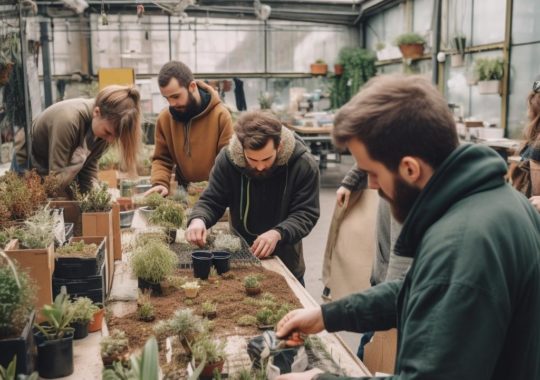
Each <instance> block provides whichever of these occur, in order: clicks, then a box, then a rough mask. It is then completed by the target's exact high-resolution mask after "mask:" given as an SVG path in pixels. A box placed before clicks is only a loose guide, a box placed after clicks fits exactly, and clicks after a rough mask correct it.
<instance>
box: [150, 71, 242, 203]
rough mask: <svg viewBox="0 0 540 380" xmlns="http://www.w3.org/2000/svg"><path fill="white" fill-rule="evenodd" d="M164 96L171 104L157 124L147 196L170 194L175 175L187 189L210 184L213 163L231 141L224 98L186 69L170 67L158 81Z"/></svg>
mask: <svg viewBox="0 0 540 380" xmlns="http://www.w3.org/2000/svg"><path fill="white" fill-rule="evenodd" d="M158 84H159V91H160V92H161V95H163V97H164V98H165V99H166V100H167V102H168V103H169V108H168V109H164V110H163V111H161V113H160V114H159V116H158V118H157V122H156V135H155V144H156V145H155V150H154V155H153V158H152V173H151V178H150V181H151V183H152V188H151V189H150V190H148V191H147V192H146V194H145V195H147V194H150V193H153V192H157V193H159V194H161V195H163V196H166V195H167V194H168V193H169V184H170V180H171V173H172V170H173V167H175V168H176V169H175V172H176V180H177V182H178V184H179V185H183V186H184V187H185V186H186V185H187V184H188V183H189V182H200V181H207V180H208V177H209V175H210V170H211V169H212V166H213V165H214V161H215V159H216V157H217V155H218V153H219V151H220V150H221V148H223V147H224V146H226V145H227V144H228V143H229V140H230V138H231V136H232V119H231V115H230V113H229V111H228V110H227V108H226V107H225V106H224V105H223V103H222V102H221V100H220V98H219V94H218V93H217V92H216V91H215V90H214V89H213V88H212V87H210V86H208V85H207V84H205V83H204V82H201V81H196V80H194V78H193V73H192V72H191V70H190V69H189V67H187V66H186V65H185V64H184V63H182V62H179V61H171V62H169V63H167V64H165V65H164V66H163V67H162V68H161V70H160V72H159V76H158Z"/></svg>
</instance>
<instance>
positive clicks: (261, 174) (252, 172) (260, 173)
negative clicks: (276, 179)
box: [247, 163, 277, 178]
mask: <svg viewBox="0 0 540 380" xmlns="http://www.w3.org/2000/svg"><path fill="white" fill-rule="evenodd" d="M276 168H277V166H276V163H274V165H272V166H271V167H269V168H268V169H264V170H263V171H258V170H257V169H255V168H252V167H249V166H248V167H247V172H248V175H249V176H250V177H252V178H266V177H270V176H271V175H272V174H273V173H274V171H275V170H276Z"/></svg>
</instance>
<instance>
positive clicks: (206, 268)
mask: <svg viewBox="0 0 540 380" xmlns="http://www.w3.org/2000/svg"><path fill="white" fill-rule="evenodd" d="M212 257H214V255H213V254H212V252H209V251H195V252H193V253H192V254H191V260H192V263H193V275H194V276H195V277H196V278H200V279H201V280H206V279H208V275H209V274H210V267H211V266H212Z"/></svg>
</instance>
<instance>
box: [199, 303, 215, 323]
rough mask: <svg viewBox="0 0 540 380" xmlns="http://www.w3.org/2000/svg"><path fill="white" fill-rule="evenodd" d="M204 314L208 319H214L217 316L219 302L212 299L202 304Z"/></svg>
mask: <svg viewBox="0 0 540 380" xmlns="http://www.w3.org/2000/svg"><path fill="white" fill-rule="evenodd" d="M201 307H202V315H203V317H206V318H208V319H214V318H215V317H217V304H215V303H214V302H211V301H205V302H203V303H202V305H201Z"/></svg>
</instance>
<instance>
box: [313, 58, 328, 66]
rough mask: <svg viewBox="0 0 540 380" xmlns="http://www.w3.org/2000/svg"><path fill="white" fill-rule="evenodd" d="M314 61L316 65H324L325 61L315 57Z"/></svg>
mask: <svg viewBox="0 0 540 380" xmlns="http://www.w3.org/2000/svg"><path fill="white" fill-rule="evenodd" d="M315 63H316V64H317V65H326V61H325V60H324V59H322V58H318V59H316V60H315Z"/></svg>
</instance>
